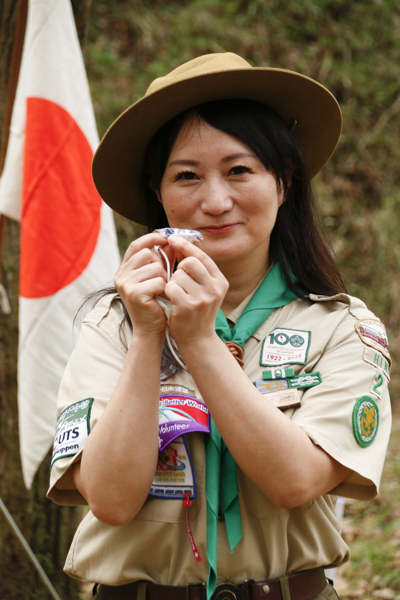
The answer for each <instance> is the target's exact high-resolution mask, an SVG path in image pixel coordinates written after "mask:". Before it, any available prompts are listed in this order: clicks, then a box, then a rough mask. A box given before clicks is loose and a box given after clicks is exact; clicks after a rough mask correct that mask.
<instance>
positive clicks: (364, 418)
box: [353, 396, 379, 448]
mask: <svg viewBox="0 0 400 600" xmlns="http://www.w3.org/2000/svg"><path fill="white" fill-rule="evenodd" d="M378 425H379V408H378V405H377V403H376V402H375V400H374V399H373V398H371V396H361V398H359V399H358V400H357V402H356V404H355V407H354V410H353V429H354V435H355V438H356V440H357V442H358V443H359V444H360V446H363V447H364V448H365V447H366V446H369V445H370V444H372V442H373V441H374V439H375V436H376V434H377V431H378Z"/></svg>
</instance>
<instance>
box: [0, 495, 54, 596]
mask: <svg viewBox="0 0 400 600" xmlns="http://www.w3.org/2000/svg"><path fill="white" fill-rule="evenodd" d="M0 508H1V510H2V511H3V514H4V516H5V518H6V519H7V521H8V523H9V525H10V526H11V529H12V530H13V532H14V534H15V536H16V537H17V538H18V540H19V541H20V543H21V546H22V547H23V549H24V550H25V552H26V553H27V555H28V556H29V558H30V559H31V561H32V562H33V564H34V565H35V567H36V570H37V572H38V573H39V576H40V578H41V579H42V581H43V583H44V584H45V586H46V587H47V589H48V590H49V592H50V594H51V595H52V596H53V598H54V600H61V598H60V596H59V595H58V594H57V592H56V590H55V589H54V587H53V584H52V583H51V581H50V579H49V578H48V577H47V575H46V573H45V572H44V570H43V568H42V565H41V564H40V562H39V561H38V559H37V558H36V556H35V555H34V553H33V552H32V550H31V548H30V546H29V545H28V542H27V541H26V539H25V538H24V536H23V535H22V533H21V531H20V529H19V527H18V525H17V524H16V522H15V521H14V519H13V518H12V516H11V514H10V513H9V512H8V510H7V507H6V506H5V504H4V502H3V500H2V499H1V498H0Z"/></svg>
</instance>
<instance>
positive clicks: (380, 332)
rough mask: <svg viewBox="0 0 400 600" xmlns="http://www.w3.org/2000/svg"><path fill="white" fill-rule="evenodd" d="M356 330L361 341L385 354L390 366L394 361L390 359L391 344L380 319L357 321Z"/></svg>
mask: <svg viewBox="0 0 400 600" xmlns="http://www.w3.org/2000/svg"><path fill="white" fill-rule="evenodd" d="M355 328H356V331H357V333H358V335H359V336H360V339H361V341H362V342H364V344H366V345H367V346H371V348H375V350H378V352H380V353H381V354H383V356H385V357H386V358H387V359H388V361H389V365H390V364H391V362H392V359H391V358H390V352H389V342H388V339H387V335H386V329H385V326H384V325H383V323H381V322H380V321H379V320H378V319H361V320H360V321H357V323H356V324H355Z"/></svg>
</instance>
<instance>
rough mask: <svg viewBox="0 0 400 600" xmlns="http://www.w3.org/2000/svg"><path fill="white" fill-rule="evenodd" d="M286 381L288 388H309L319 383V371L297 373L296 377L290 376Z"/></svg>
mask: <svg viewBox="0 0 400 600" xmlns="http://www.w3.org/2000/svg"><path fill="white" fill-rule="evenodd" d="M288 381H289V387H290V388H310V387H314V386H316V385H319V384H320V383H321V374H320V372H319V371H317V372H316V373H305V374H304V375H297V377H290V379H289V380H288Z"/></svg>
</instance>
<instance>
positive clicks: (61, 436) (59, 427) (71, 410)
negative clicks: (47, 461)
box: [51, 398, 93, 467]
mask: <svg viewBox="0 0 400 600" xmlns="http://www.w3.org/2000/svg"><path fill="white" fill-rule="evenodd" d="M92 404H93V398H86V399H85V400H79V402H75V403H74V404H71V406H68V408H66V409H65V410H63V411H62V413H61V414H60V416H59V417H58V419H57V423H56V435H55V437H54V443H53V455H52V458H51V467H52V466H53V464H54V463H55V461H56V460H58V459H59V458H64V457H66V456H75V454H78V452H79V451H80V450H82V448H83V446H84V445H85V442H86V440H87V437H88V435H89V433H90V413H91V410H92Z"/></svg>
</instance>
